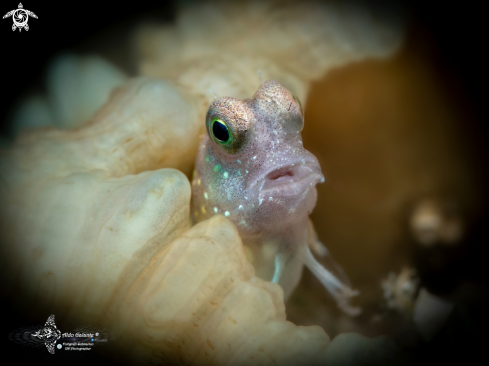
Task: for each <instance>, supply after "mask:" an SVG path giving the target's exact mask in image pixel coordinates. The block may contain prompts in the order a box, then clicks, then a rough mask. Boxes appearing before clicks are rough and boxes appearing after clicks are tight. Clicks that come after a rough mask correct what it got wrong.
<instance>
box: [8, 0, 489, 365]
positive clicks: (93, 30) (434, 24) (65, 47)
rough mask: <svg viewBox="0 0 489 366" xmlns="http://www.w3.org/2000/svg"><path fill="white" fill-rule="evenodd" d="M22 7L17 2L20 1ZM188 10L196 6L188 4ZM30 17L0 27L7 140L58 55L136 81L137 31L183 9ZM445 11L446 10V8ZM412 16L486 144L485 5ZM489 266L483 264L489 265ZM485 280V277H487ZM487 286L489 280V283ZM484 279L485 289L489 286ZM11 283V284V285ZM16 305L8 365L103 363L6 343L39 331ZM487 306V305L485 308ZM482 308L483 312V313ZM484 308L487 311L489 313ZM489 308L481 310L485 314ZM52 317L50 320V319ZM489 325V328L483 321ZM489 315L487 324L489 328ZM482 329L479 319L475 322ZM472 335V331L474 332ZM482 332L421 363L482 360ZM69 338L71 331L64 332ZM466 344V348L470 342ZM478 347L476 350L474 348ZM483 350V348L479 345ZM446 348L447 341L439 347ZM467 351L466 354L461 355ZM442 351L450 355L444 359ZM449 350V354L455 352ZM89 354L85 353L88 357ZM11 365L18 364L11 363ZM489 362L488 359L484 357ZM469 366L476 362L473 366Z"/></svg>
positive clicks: (97, 7)
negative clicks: (98, 63) (112, 65)
mask: <svg viewBox="0 0 489 366" xmlns="http://www.w3.org/2000/svg"><path fill="white" fill-rule="evenodd" d="M17 1H18V0H17ZM17 1H4V2H2V5H1V9H0V13H1V14H2V16H3V15H4V14H6V13H7V12H8V11H10V10H13V9H16V8H17V6H18V2H17ZM185 3H191V1H186V2H185ZM22 4H23V5H24V8H25V9H28V10H31V11H33V12H34V13H35V14H36V15H37V16H38V17H39V18H38V19H33V18H31V19H29V27H30V28H29V31H28V32H26V31H25V30H22V31H21V32H19V31H18V30H16V31H15V32H13V31H12V20H11V18H7V19H3V20H2V21H1V22H0V40H1V42H0V45H1V49H2V51H1V52H2V53H1V54H2V56H1V68H0V70H1V73H2V74H1V75H2V76H1V77H2V89H1V90H2V92H1V96H2V98H1V99H0V103H1V108H0V121H1V125H0V134H2V135H4V136H5V135H8V134H9V126H8V125H7V122H6V120H7V118H8V116H9V115H10V113H11V112H12V109H13V107H14V106H15V104H16V102H17V101H18V100H19V99H20V98H22V97H23V96H25V95H27V94H28V93H29V92H31V91H33V90H41V91H42V90H43V81H44V79H43V77H44V75H43V74H44V71H45V69H46V67H47V65H48V63H49V62H50V61H51V60H52V59H53V57H55V56H56V55H57V54H59V53H61V52H64V51H75V52H82V53H86V52H87V51H91V53H97V52H99V51H100V52H104V53H106V54H111V55H113V56H114V59H117V58H119V59H121V57H122V59H123V60H125V61H124V66H127V67H128V70H129V72H130V73H132V74H135V72H136V69H135V64H134V62H133V61H134V60H132V59H131V56H130V54H128V51H129V50H130V43H129V39H130V37H129V35H130V33H131V30H132V29H133V27H134V25H135V24H137V23H139V22H140V21H142V20H144V19H151V20H159V21H172V20H173V19H174V18H175V14H176V11H177V7H176V5H175V4H174V3H173V2H164V1H159V2H158V3H157V4H150V3H147V2H139V3H138V2H127V3H122V2H113V3H109V2H100V1H83V2H61V1H60V2H49V3H47V2H42V3H41V2H38V1H23V2H22ZM439 4H440V5H439ZM404 5H406V6H407V7H408V9H409V12H410V21H409V22H410V23H409V24H410V26H409V27H410V28H411V29H412V28H413V27H422V28H424V29H425V30H426V31H427V32H426V33H425V34H428V35H429V37H431V43H432V46H433V48H434V50H435V54H436V56H435V57H436V60H435V61H436V64H437V65H438V67H437V72H439V73H440V74H441V75H442V76H443V77H444V79H445V80H446V87H447V88H455V89H457V91H458V92H459V93H460V95H464V96H465V98H466V100H467V101H468V103H469V104H470V107H471V109H472V111H473V113H474V114H475V115H476V118H475V119H474V120H475V121H479V122H477V123H479V125H477V126H474V125H473V123H472V124H469V123H468V124H467V128H477V129H478V130H479V131H481V133H482V134H483V139H484V141H485V142H487V140H488V136H489V134H488V132H489V131H488V126H487V124H486V123H485V121H487V113H488V112H487V108H486V100H485V97H486V95H487V94H488V93H487V92H485V90H487V89H485V88H487V76H486V75H487V65H488V56H487V54H488V53H487V50H486V48H487V47H486V46H487V44H488V42H487V38H486V37H487V26H486V22H487V20H486V18H487V15H486V12H485V11H484V8H485V7H484V3H483V2H480V1H479V2H477V1H464V2H444V3H440V2H425V1H411V2H409V4H408V3H407V2H404ZM105 39H111V42H110V44H109V45H107V42H105V44H104V40H105ZM480 230H481V237H480V238H479V239H478V240H483V241H484V242H487V240H486V239H485V238H487V235H485V233H487V231H486V229H485V227H484V225H483V224H482V225H481V229H480ZM483 259H484V258H482V259H481V260H480V261H478V263H479V264H475V265H482V266H483V265H484V261H483ZM481 272H482V273H484V271H481ZM485 276H486V277H485V279H487V275H485ZM485 279H479V280H483V281H482V282H485V283H487V282H486V281H485ZM7 280H8V279H7ZM9 303H10V302H9V300H8V299H3V301H2V304H4V305H3V307H4V308H3V309H2V310H3V312H2V315H3V317H2V318H3V320H2V321H1V327H0V328H1V329H0V346H1V350H2V351H3V352H2V353H1V355H2V358H3V359H4V360H8V359H11V360H12V361H10V362H9V364H32V362H35V363H36V364H39V363H44V362H46V363H47V362H50V363H53V362H54V363H59V362H66V361H71V362H73V361H78V362H88V363H91V362H97V361H98V362H104V363H106V361H104V360H103V359H101V358H99V357H98V356H97V355H96V354H91V355H88V353H87V352H78V353H77V355H76V356H77V357H76V359H75V358H73V357H69V358H66V357H67V355H66V353H65V356H62V354H63V353H64V352H59V355H58V354H57V355H56V357H53V356H52V355H50V354H49V353H48V352H47V350H42V351H41V350H38V349H30V348H27V347H21V346H18V345H15V344H13V343H12V342H10V341H9V340H8V339H7V335H8V333H9V332H10V331H12V330H14V329H17V328H20V327H23V326H29V325H35V324H38V322H37V321H36V320H34V319H30V318H29V317H28V316H26V315H25V314H18V313H17V312H16V310H15V309H12V308H11V307H9ZM486 305H487V304H486ZM481 306H482V305H481ZM484 306H485V305H484ZM485 309H488V308H487V307H485V308H483V309H481V310H480V311H481V313H484V312H486V311H487V310H485ZM48 315H49V314H48ZM484 319H485V320H484ZM486 320H487V315H486V316H485V318H483V319H481V321H486ZM473 321H474V322H475V323H474V324H475V325H477V324H476V323H477V321H478V320H477V319H475V318H474V319H473ZM467 327H469V326H468V325H467ZM475 328H476V327H475V326H470V327H469V328H467V329H465V332H469V333H473V334H471V335H470V337H469V340H467V337H466V336H467V334H464V333H463V330H462V333H460V330H459V329H456V328H455V329H452V330H451V331H452V332H454V336H455V337H456V336H457V335H460V343H454V344H450V342H448V343H445V342H442V343H441V344H436V340H435V343H434V344H432V345H430V344H428V345H427V346H426V347H425V349H424V350H422V353H420V352H421V351H419V350H418V351H417V356H416V363H417V364H418V363H424V362H423V361H426V362H437V363H441V362H444V361H450V360H452V361H453V360H454V359H458V360H459V361H461V360H462V357H463V356H462V354H463V353H464V352H468V353H470V354H471V355H473V356H474V357H475V356H476V355H483V348H481V347H483V344H482V341H483V339H484V338H485V339H488V336H487V335H486V334H487V333H486V332H487V329H488V328H487V324H480V332H479V331H477V332H476V333H474V332H475V330H474V329H475ZM61 330H62V332H64V331H68V330H67V329H61ZM464 338H465V340H464ZM475 339H479V341H477V342H476V343H471V342H473V341H474V340H475ZM479 342H481V343H479ZM438 343H440V341H438ZM459 346H460V347H459ZM442 349H445V350H446V352H443V354H441V352H442ZM448 349H450V351H448ZM82 353H86V354H85V355H82ZM11 357H12V358H11ZM485 358H486V359H487V357H485ZM466 361H469V360H466Z"/></svg>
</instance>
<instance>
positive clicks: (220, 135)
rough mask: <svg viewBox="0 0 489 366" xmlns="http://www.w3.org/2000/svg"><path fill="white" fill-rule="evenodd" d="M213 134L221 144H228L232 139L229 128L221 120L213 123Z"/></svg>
mask: <svg viewBox="0 0 489 366" xmlns="http://www.w3.org/2000/svg"><path fill="white" fill-rule="evenodd" d="M212 133H213V135H214V137H215V138H216V140H218V141H219V142H228V141H229V139H230V135H229V130H228V126H226V125H225V124H224V123H222V122H221V121H219V120H215V121H214V122H213V124H212Z"/></svg>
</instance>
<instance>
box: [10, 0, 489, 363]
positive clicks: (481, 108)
mask: <svg viewBox="0 0 489 366" xmlns="http://www.w3.org/2000/svg"><path fill="white" fill-rule="evenodd" d="M185 3H188V4H191V3H192V1H185ZM23 5H24V8H25V9H29V10H31V11H33V12H34V13H35V14H36V15H37V16H38V17H39V19H30V20H29V26H30V29H29V31H28V32H25V31H22V32H19V31H15V32H12V29H11V28H12V21H11V19H3V20H2V22H0V37H1V44H2V49H3V51H2V58H1V61H0V62H1V63H2V67H1V70H2V73H3V74H2V79H3V92H2V99H1V106H2V107H1V108H0V120H1V121H2V124H1V127H0V135H1V136H2V138H3V139H5V140H8V139H11V138H12V136H13V131H12V129H11V126H10V125H9V123H8V121H9V119H11V118H12V115H13V111H14V110H15V106H16V105H17V103H18V102H19V101H20V100H21V99H22V98H24V97H26V96H27V95H29V94H31V93H33V92H43V91H44V89H45V79H44V73H45V72H46V69H47V67H48V65H49V62H50V61H52V60H53V58H54V57H56V56H57V55H59V54H61V53H63V52H75V53H77V54H98V55H102V56H103V57H104V58H105V59H107V60H108V61H110V62H112V63H114V64H115V65H117V66H119V68H120V69H121V70H123V71H125V72H126V73H127V74H128V75H130V76H132V75H136V72H137V67H136V66H137V65H136V58H135V54H134V52H132V43H131V36H132V34H133V30H134V28H135V27H136V26H137V25H138V24H140V23H141V22H143V21H148V20H149V21H156V22H160V23H162V22H171V21H173V20H174V19H175V16H176V13H177V9H178V6H177V4H176V3H175V2H159V3H158V4H157V5H150V4H145V3H139V4H134V3H133V4H130V5H124V4H122V3H118V4H116V5H115V6H113V5H111V4H109V3H106V4H103V3H100V2H95V1H85V2H83V3H80V4H77V5H73V4H67V3H63V2H50V3H49V4H44V3H43V4H40V3H37V2H24V3H23ZM402 5H404V6H406V8H407V9H408V14H409V17H408V30H407V37H406V42H405V44H404V46H403V48H402V49H401V50H400V51H399V52H398V54H396V55H395V56H394V57H393V58H391V59H389V60H384V61H364V62H359V63H356V64H351V65H348V66H346V67H343V68H340V69H337V70H333V71H332V72H330V73H328V74H327V75H326V77H325V78H324V79H323V80H321V81H319V82H317V83H315V84H314V85H313V87H312V89H311V92H310V95H309V98H308V100H307V101H306V102H305V103H303V105H305V128H304V130H303V138H304V146H305V147H306V148H307V149H308V150H310V151H311V152H312V153H314V154H315V155H316V156H317V157H318V159H319V162H320V163H321V167H322V169H323V172H324V173H325V176H326V178H327V180H326V183H325V184H322V185H320V186H318V193H319V195H318V197H319V198H318V204H317V206H316V209H315V211H314V212H313V214H312V219H313V221H314V224H315V227H316V230H317V232H318V235H319V238H320V240H321V241H322V242H323V243H324V244H325V245H326V246H327V247H328V249H329V250H330V252H331V254H332V256H333V257H334V258H335V260H336V261H337V262H338V263H340V264H341V265H342V266H343V268H344V270H345V272H346V273H347V274H348V276H349V277H350V279H351V282H352V284H353V287H354V288H357V289H359V290H360V292H361V295H360V296H358V298H357V299H356V304H358V305H361V306H362V308H363V313H362V314H361V315H360V316H359V317H357V318H349V317H346V316H345V315H343V314H342V313H341V311H340V310H338V309H337V307H336V304H335V303H334V301H333V299H332V298H330V297H329V295H328V294H327V293H326V292H325V291H324V290H323V288H322V285H321V284H320V283H319V282H318V281H316V280H315V278H314V276H312V275H311V274H310V273H309V272H308V271H307V270H305V271H304V276H303V279H302V282H301V286H300V287H299V288H298V290H296V293H294V295H293V296H292V298H291V299H290V301H289V303H288V304H287V316H288V318H289V320H291V321H292V322H294V323H296V324H299V325H312V324H317V325H320V326H322V327H323V328H324V329H325V331H326V332H327V333H328V334H329V335H330V336H331V337H334V336H335V335H336V334H338V333H342V332H357V333H361V334H364V335H367V336H378V335H384V334H386V335H390V336H392V337H394V338H395V339H396V341H397V342H398V343H399V344H400V345H401V346H402V347H403V348H404V349H405V350H407V354H406V361H407V362H408V363H417V364H419V363H423V364H424V363H428V362H430V363H431V362H435V361H436V362H443V361H448V360H454V359H457V360H458V361H460V362H465V363H466V362H469V361H470V360H471V359H473V360H475V359H476V358H477V357H479V356H480V355H481V354H482V351H483V349H484V346H483V345H484V344H483V341H484V340H485V339H487V336H486V335H485V329H486V328H487V326H488V325H489V315H488V314H487V309H488V308H489V306H488V305H489V292H488V291H489V290H488V283H489V282H488V274H487V272H486V271H485V270H484V269H485V268H486V263H485V259H486V257H485V256H484V254H483V253H485V250H484V248H485V246H486V244H487V243H488V237H489V232H488V228H489V226H488V225H487V224H488V219H489V216H488V211H487V202H488V197H487V188H486V187H488V179H489V177H488V173H487V171H488V169H487V167H488V162H489V160H488V149H487V142H488V138H489V128H488V126H487V124H486V123H485V122H486V121H487V113H488V112H487V109H486V108H485V104H486V103H485V100H483V97H484V96H485V94H486V93H483V91H484V89H483V84H484V86H485V82H486V77H485V75H486V72H485V68H484V66H485V65H487V61H488V60H487V56H486V52H485V50H484V47H483V45H484V44H485V43H486V41H485V38H483V36H484V35H485V33H486V32H485V31H483V27H484V21H483V19H482V17H483V14H484V12H483V9H482V5H481V4H480V3H479V2H476V1H465V2H464V3H463V4H450V3H446V4H444V5H443V6H440V5H437V4H435V3H431V4H428V3H426V2H422V1H411V2H409V4H408V3H407V2H404V3H402ZM17 6H18V4H17V3H14V2H11V3H8V2H7V3H5V2H4V3H3V5H2V7H3V10H2V11H3V12H4V13H6V12H8V11H9V10H12V9H14V8H17ZM423 291H425V292H423ZM422 293H428V294H430V295H427V296H428V297H429V296H433V297H432V298H430V299H431V300H425V299H426V296H425V297H424V298H423V299H424V300H423V301H425V302H426V301H432V302H431V303H433V301H435V302H436V301H439V302H440V304H442V305H440V306H441V307H440V308H438V309H445V310H446V313H447V315H446V316H445V317H443V321H442V322H441V323H440V325H437V326H433V327H432V328H431V329H428V330H425V331H424V332H423V331H420V329H419V325H417V324H416V316H415V314H418V316H422V315H419V312H418V313H416V306H418V308H419V306H421V305H419V304H420V301H421V300H420V299H421V298H422ZM417 300H419V301H418V302H416V301H417ZM3 304H5V307H6V308H5V312H4V314H9V315H8V316H6V319H5V321H4V322H2V326H1V330H2V334H3V335H4V336H3V337H4V338H3V341H2V342H0V343H1V344H2V349H4V348H5V349H6V350H7V352H9V353H10V354H11V355H12V356H13V357H15V358H16V359H18V362H19V363H20V364H23V363H24V362H32V361H33V360H36V362H37V363H39V362H41V363H42V362H44V361H46V362H48V361H49V362H51V363H52V362H55V363H56V362H62V361H67V359H66V358H64V359H63V357H56V359H54V358H50V356H51V355H49V354H48V353H47V352H39V351H38V350H35V349H34V350H31V349H29V348H25V347H20V346H17V345H15V344H13V343H11V342H9V341H8V340H7V338H6V337H7V334H8V332H10V331H11V330H13V329H16V328H20V327H22V326H28V325H34V324H36V323H37V321H36V320H34V319H29V317H28V315H26V314H17V313H16V311H15V309H12V308H9V302H8V299H5V301H3ZM416 304H418V305H416ZM440 311H442V312H443V311H444V310H440ZM433 329H435V330H433ZM447 350H450V351H449V352H448V351H447ZM61 354H62V353H61ZM77 356H78V355H77ZM69 361H80V362H105V361H104V360H103V359H101V358H99V357H98V356H97V355H96V354H88V353H87V354H84V355H80V356H79V357H77V359H76V360H71V359H70V360H69Z"/></svg>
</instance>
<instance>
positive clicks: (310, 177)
mask: <svg viewBox="0 0 489 366" xmlns="http://www.w3.org/2000/svg"><path fill="white" fill-rule="evenodd" d="M323 182H324V176H323V175H322V173H321V168H320V167H319V164H318V163H317V162H315V161H304V160H302V161H298V162H295V163H292V164H287V165H283V166H280V167H278V168H275V169H274V170H272V171H270V172H268V173H267V174H265V176H264V178H263V180H262V182H261V184H259V187H258V188H259V195H262V194H264V193H266V194H269V193H272V192H273V193H279V194H280V195H297V194H299V193H301V191H303V190H304V188H307V187H308V186H314V185H316V184H317V183H323Z"/></svg>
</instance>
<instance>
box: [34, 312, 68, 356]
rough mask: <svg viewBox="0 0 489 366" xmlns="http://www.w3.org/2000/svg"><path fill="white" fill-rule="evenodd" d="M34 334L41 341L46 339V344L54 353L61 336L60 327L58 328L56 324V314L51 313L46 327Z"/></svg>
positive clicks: (50, 351)
mask: <svg viewBox="0 0 489 366" xmlns="http://www.w3.org/2000/svg"><path fill="white" fill-rule="evenodd" d="M32 335H33V336H35V337H37V338H39V339H40V340H41V341H44V344H45V345H46V348H47V349H48V351H49V353H52V354H54V347H55V346H56V341H57V340H58V339H60V338H61V332H60V331H59V330H58V328H56V324H54V315H51V316H50V317H49V318H48V321H47V322H46V324H45V325H44V328H42V329H39V330H38V331H37V332H36V333H33V334H32ZM58 348H59V347H58Z"/></svg>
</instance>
